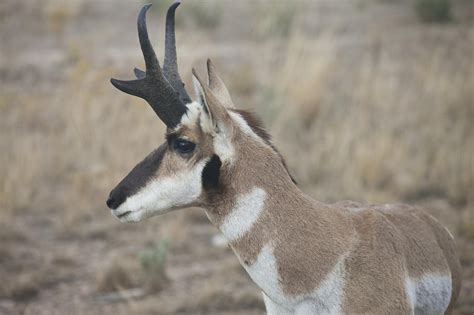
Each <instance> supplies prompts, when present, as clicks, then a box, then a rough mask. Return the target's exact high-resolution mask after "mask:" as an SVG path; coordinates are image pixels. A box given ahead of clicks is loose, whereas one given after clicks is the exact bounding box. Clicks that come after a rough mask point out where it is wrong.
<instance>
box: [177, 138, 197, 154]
mask: <svg viewBox="0 0 474 315" xmlns="http://www.w3.org/2000/svg"><path fill="white" fill-rule="evenodd" d="M173 148H174V149H175V150H176V152H178V153H180V154H186V153H191V152H193V151H194V148H196V144H194V143H192V142H190V141H187V140H184V139H176V140H175V141H174V142H173Z"/></svg>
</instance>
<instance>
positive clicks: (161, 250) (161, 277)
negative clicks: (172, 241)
mask: <svg viewBox="0 0 474 315" xmlns="http://www.w3.org/2000/svg"><path fill="white" fill-rule="evenodd" d="M168 248H169V240H167V239H164V240H161V241H160V242H159V244H158V245H157V246H155V247H153V248H150V249H147V250H144V251H143V252H141V253H140V254H139V256H138V259H139V261H140V265H141V266H142V268H143V271H144V273H145V274H146V277H145V281H146V284H147V286H148V288H149V289H150V290H152V291H154V292H156V291H159V290H161V289H163V288H164V285H165V284H166V283H168V277H167V276H166V256H167V253H168Z"/></svg>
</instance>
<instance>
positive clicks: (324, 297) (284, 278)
mask: <svg viewBox="0 0 474 315" xmlns="http://www.w3.org/2000/svg"><path fill="white" fill-rule="evenodd" d="M178 5H179V2H175V3H174V4H173V5H172V6H171V7H170V9H169V10H168V14H167V20H166V43H165V61H164V65H163V69H161V67H160V65H159V63H158V60H157V58H156V55H155V53H154V51H153V48H152V46H151V44H150V41H149V39H148V34H147V29H146V22H145V16H146V11H147V10H148V8H149V5H147V6H145V7H143V9H142V10H141V12H140V14H139V17H138V33H139V39H140V45H141V48H142V51H143V55H144V57H145V63H146V71H145V72H143V71H141V70H138V69H135V74H136V76H137V79H136V80H133V81H120V80H115V79H112V83H113V84H114V85H115V86H116V87H117V88H119V89H120V90H122V91H124V92H126V93H128V94H132V95H135V96H139V97H142V98H144V99H145V100H147V102H148V103H149V104H150V105H151V106H152V108H153V109H154V111H155V112H156V113H157V114H158V116H159V117H160V119H161V120H162V121H163V122H164V123H165V124H166V125H167V132H166V142H165V143H164V144H162V145H161V146H160V147H159V148H158V149H156V150H155V151H153V152H152V153H150V155H149V156H147V157H146V158H145V159H144V160H143V161H142V162H141V163H139V164H138V165H137V166H136V167H135V168H134V169H133V170H132V171H131V172H130V173H129V174H128V175H127V176H126V177H125V178H124V179H123V180H122V181H121V182H120V183H119V184H118V186H117V187H116V188H115V189H114V190H113V191H112V192H111V193H110V197H109V199H108V200H107V205H108V206H109V207H110V208H111V211H112V213H113V215H115V216H117V217H118V218H119V219H120V220H121V221H122V222H136V221H141V220H143V219H145V218H148V217H151V216H155V215H158V214H162V213H165V212H168V211H170V210H174V209H180V208H186V207H190V206H198V207H201V208H204V209H205V211H206V214H207V216H208V217H209V219H210V221H211V222H212V223H213V224H214V225H216V226H217V227H218V228H219V229H220V231H221V232H222V233H223V234H224V236H225V237H226V239H227V241H228V243H229V245H230V247H231V248H232V249H233V251H234V252H235V254H236V255H237V257H238V259H239V261H240V262H241V264H242V266H243V267H244V268H245V270H246V271H247V272H248V274H249V275H250V277H251V278H252V280H253V281H254V282H255V283H256V285H258V286H259V287H260V289H261V290H262V293H263V298H264V302H265V305H266V308H267V312H268V313H269V314H352V313H364V314H367V313H370V314H444V313H449V311H450V310H451V308H452V307H453V304H454V302H455V300H456V298H457V295H458V293H459V289H460V282H461V279H460V265H459V261H458V257H457V254H456V249H455V244H454V240H453V237H452V236H451V234H450V233H449V232H448V230H447V229H446V228H445V227H443V226H442V225H441V224H440V223H439V222H438V221H437V220H436V219H434V218H433V217H431V216H429V215H428V214H426V213H424V212H423V211H421V210H419V209H417V208H415V207H411V206H407V205H366V206H363V205H360V204H358V203H354V202H349V201H344V202H338V203H335V204H325V203H322V202H318V201H316V200H314V199H312V198H310V197H309V196H308V195H306V194H305V193H304V192H302V191H301V190H300V189H299V188H298V186H297V185H296V184H295V182H294V180H293V179H292V177H291V175H290V174H289V172H288V170H287V168H286V166H285V163H284V161H283V159H282V157H281V155H280V154H279V153H278V151H277V150H276V149H275V147H274V146H273V145H272V143H271V141H270V137H269V135H268V134H267V132H266V131H265V129H263V127H262V124H261V123H260V121H259V120H258V119H257V118H256V117H255V116H254V115H252V114H251V113H249V112H246V111H242V110H238V109H236V108H235V107H234V104H233V102H232V100H231V98H230V96H229V93H228V91H227V89H226V88H225V86H224V84H223V82H222V80H221V79H220V77H219V75H218V74H217V72H216V69H215V68H214V66H213V64H212V63H211V62H210V60H208V64H207V65H208V75H209V81H208V83H207V82H204V81H203V80H202V79H201V78H199V76H198V75H197V74H196V72H195V71H194V70H193V75H194V76H193V79H194V85H195V90H196V94H197V101H192V100H191V98H190V97H189V96H188V94H187V92H186V90H185V89H184V85H183V83H182V82H181V79H180V77H179V74H178V71H177V64H176V50H175V38H174V15H175V10H176V8H177V6H178Z"/></svg>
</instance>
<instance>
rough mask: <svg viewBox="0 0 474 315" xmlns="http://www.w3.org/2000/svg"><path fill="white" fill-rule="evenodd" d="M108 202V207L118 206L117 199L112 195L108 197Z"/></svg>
mask: <svg viewBox="0 0 474 315" xmlns="http://www.w3.org/2000/svg"><path fill="white" fill-rule="evenodd" d="M106 204H107V207H109V208H110V209H115V208H116V205H115V200H114V198H112V197H109V199H107V201H106ZM114 206H115V207H114Z"/></svg>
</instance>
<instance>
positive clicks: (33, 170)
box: [0, 0, 474, 314]
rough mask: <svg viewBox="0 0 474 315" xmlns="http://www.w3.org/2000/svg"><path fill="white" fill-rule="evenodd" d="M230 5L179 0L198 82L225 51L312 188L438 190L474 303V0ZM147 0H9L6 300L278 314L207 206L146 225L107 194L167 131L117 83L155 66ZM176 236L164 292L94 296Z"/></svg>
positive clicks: (334, 195)
mask: <svg viewBox="0 0 474 315" xmlns="http://www.w3.org/2000/svg"><path fill="white" fill-rule="evenodd" d="M216 3H217V2H216V1H204V3H202V4H201V2H199V3H197V2H196V3H193V2H190V3H189V6H188V3H185V4H183V5H182V6H181V8H180V9H179V12H178V21H179V20H180V19H181V20H182V21H183V22H180V24H179V28H178V45H179V51H180V69H181V72H182V74H183V77H184V78H185V82H186V85H187V86H190V83H191V82H190V75H189V73H190V71H189V69H190V68H191V66H198V68H199V67H200V68H201V70H202V69H203V68H202V67H203V64H204V62H205V59H206V58H207V57H212V58H213V59H214V60H215V61H216V63H217V65H218V66H219V70H220V72H221V74H222V75H223V77H224V79H225V81H226V82H228V85H229V89H230V90H231V92H232V95H233V98H234V100H235V102H236V103H237V104H238V105H240V106H241V107H244V108H253V109H254V110H256V111H257V112H258V113H260V114H261V116H262V117H263V119H264V120H265V122H266V123H267V126H268V127H269V129H270V131H271V133H272V134H273V135H274V140H275V142H276V144H277V147H278V148H279V149H280V150H281V151H282V153H283V154H284V156H286V158H287V161H288V164H289V167H290V170H291V171H292V172H293V173H294V175H295V177H296V179H297V180H298V181H299V182H300V184H301V186H302V187H303V188H304V189H305V190H306V191H308V192H310V193H311V194H312V195H313V196H315V197H317V198H319V199H321V200H323V201H334V200H339V199H346V198H351V199H356V200H360V201H367V202H391V201H402V202H410V203H417V204H420V205H426V206H427V207H428V208H429V209H430V210H429V211H430V212H431V213H433V214H434V215H435V216H437V217H438V218H440V220H441V221H442V222H443V223H445V224H447V225H448V226H449V227H450V229H451V230H452V231H453V232H454V234H455V235H456V236H457V238H458V243H459V247H460V250H461V253H462V263H463V266H464V270H465V271H464V278H465V282H464V283H465V284H464V286H463V293H462V296H461V301H460V303H459V307H458V310H457V312H458V314H468V313H469V312H470V310H472V307H474V256H473V255H472V254H470V253H472V252H474V245H473V239H474V232H473V231H474V228H473V227H474V221H473V220H474V124H473V123H472V122H473V121H474V60H473V59H472V56H473V55H474V45H473V43H474V27H473V23H472V18H473V16H472V14H471V15H469V13H468V12H471V11H472V10H473V6H472V3H470V2H469V1H458V2H453V8H452V9H453V10H452V15H453V22H452V23H449V24H446V25H424V24H422V23H420V22H419V21H418V20H417V18H416V16H415V13H414V12H413V7H412V6H411V4H409V3H408V2H406V1H397V2H394V3H388V2H386V1H385V2H384V1H370V2H362V1H357V0H354V1H344V2H334V1H329V0H318V1H296V2H291V3H290V2H288V3H285V4H282V2H281V1H277V0H272V1H241V2H238V3H236V2H234V1H219V4H218V5H217V6H216ZM155 4H157V5H156V6H155V8H156V7H158V8H162V7H166V5H167V3H164V1H161V0H159V1H158V0H157V1H155ZM138 6H139V5H137V4H133V3H131V2H129V1H116V2H114V5H113V6H112V5H110V3H108V2H103V3H102V2H101V3H99V2H96V1H90V0H75V1H70V2H68V3H67V4H64V3H62V2H58V1H53V0H48V1H45V2H44V3H41V4H39V3H37V2H35V1H32V0H29V1H24V2H22V3H21V4H19V3H17V2H15V1H10V0H9V1H4V2H2V4H0V19H1V20H0V21H1V22H2V29H1V31H0V35H2V43H3V44H2V51H1V55H0V80H1V83H2V89H1V90H0V152H2V154H1V155H0V165H1V166H0V238H1V239H0V241H1V243H2V246H1V247H0V278H1V279H2V281H3V283H4V285H2V286H1V289H0V312H2V311H4V310H5V312H10V311H15V310H16V311H19V310H24V309H26V310H27V311H25V312H26V313H39V314H41V313H44V314H46V313H48V310H52V309H56V310H58V311H62V312H63V313H64V312H65V313H70V314H75V313H77V314H80V313H102V312H108V311H114V312H118V313H120V314H122V313H123V314H127V313H139V314H147V313H153V312H156V311H157V310H158V312H162V313H173V312H176V311H182V312H185V313H186V312H191V310H196V311H198V312H202V313H212V312H218V311H219V312H221V311H228V312H235V313H236V314H237V313H238V312H239V311H240V312H243V313H245V314H246V313H251V312H254V313H257V314H258V313H261V312H262V304H261V302H259V301H261V300H260V297H259V293H258V291H257V290H256V289H255V288H254V286H253V285H252V284H251V282H250V280H249V279H248V278H247V276H246V275H245V274H243V273H240V272H238V271H236V270H235V269H236V267H237V266H236V265H235V264H236V260H235V259H234V258H232V254H231V252H230V251H229V250H227V249H222V248H213V247H211V245H210V243H211V241H210V240H211V238H212V236H213V235H214V233H215V232H216V231H215V229H213V228H212V227H211V226H210V225H209V224H207V223H206V221H205V220H203V218H204V216H203V214H202V213H201V212H198V210H192V212H190V213H189V214H186V213H184V212H182V213H179V214H178V213H173V214H169V215H166V216H164V217H163V218H159V219H158V218H157V219H154V220H150V221H147V222H144V223H142V224H140V225H138V226H137V225H119V224H118V223H117V222H116V221H114V219H113V218H112V217H111V216H110V215H109V214H108V212H107V211H106V210H105V206H104V201H105V199H106V196H107V194H108V192H109V191H110V189H111V188H112V187H113V186H114V185H115V184H116V183H117V182H118V181H119V180H120V179H121V177H123V176H124V175H125V174H126V173H127V171H129V170H130V169H131V167H132V166H133V165H134V164H135V163H136V162H138V161H139V160H141V159H142V158H143V157H144V156H145V155H146V154H147V153H148V152H149V151H151V150H152V149H153V148H155V147H156V146H158V145H159V144H160V143H161V142H162V141H163V131H164V128H163V126H162V125H161V124H160V122H159V121H158V120H157V119H156V117H155V116H154V115H153V114H152V111H151V110H150V109H149V108H148V107H147V106H145V104H144V103H143V102H142V101H141V100H138V99H135V98H132V97H127V96H125V95H123V94H121V93H119V92H116V91H114V90H113V89H112V88H111V86H110V84H109V83H108V80H109V77H110V76H116V77H119V78H127V77H131V75H132V73H131V69H132V68H133V67H134V66H141V65H142V61H141V56H140V54H139V50H138V45H137V40H136V35H135V26H134V23H135V14H136V11H137V10H138ZM202 8H212V10H211V11H212V14H209V12H211V11H209V10H204V11H203V10H202ZM157 18H158V14H156V11H155V12H152V15H151V16H150V18H149V21H150V23H151V25H152V27H150V29H153V32H152V33H151V35H152V38H153V40H155V41H157V42H158V40H160V43H161V39H162V38H163V35H162V34H161V33H158V32H157V30H160V31H162V28H158V25H159V26H160V27H161V26H162V25H163V23H162V22H163V21H161V20H160V21H156V20H157ZM19 21H22V22H21V23H20V22H19ZM20 24H21V28H20ZM19 29H21V34H20V33H19V35H18V36H10V35H8V34H15V32H17V33H18V30H19ZM387 29H389V30H390V32H387V31H386V30H387ZM117 35H119V36H117ZM158 47H162V45H160V46H158ZM158 50H159V49H158ZM163 239H169V240H170V241H171V243H170V247H169V257H168V263H167V264H166V266H163V270H165V267H166V276H164V277H163V278H160V279H161V280H157V283H159V286H160V289H162V288H164V290H161V291H160V290H157V291H159V292H158V293H153V294H151V293H150V295H149V296H147V297H143V298H142V299H141V300H137V301H135V300H131V301H127V302H126V303H115V304H106V303H105V304H104V303H96V302H94V303H92V302H91V299H93V297H94V296H96V295H97V294H101V293H99V292H101V291H110V290H121V289H124V288H134V287H136V286H139V287H146V281H145V280H144V278H143V277H144V276H146V273H144V272H143V268H142V267H140V260H139V254H140V253H142V252H143V251H144V250H148V249H149V248H153V246H155V244H159V243H160V240H163ZM229 270H230V272H227V271H229ZM17 274H18V276H15V277H13V276H12V275H17ZM132 274H133V275H132ZM163 275H164V273H163ZM166 279H168V280H169V282H168V280H166ZM72 297H74V299H72Z"/></svg>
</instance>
